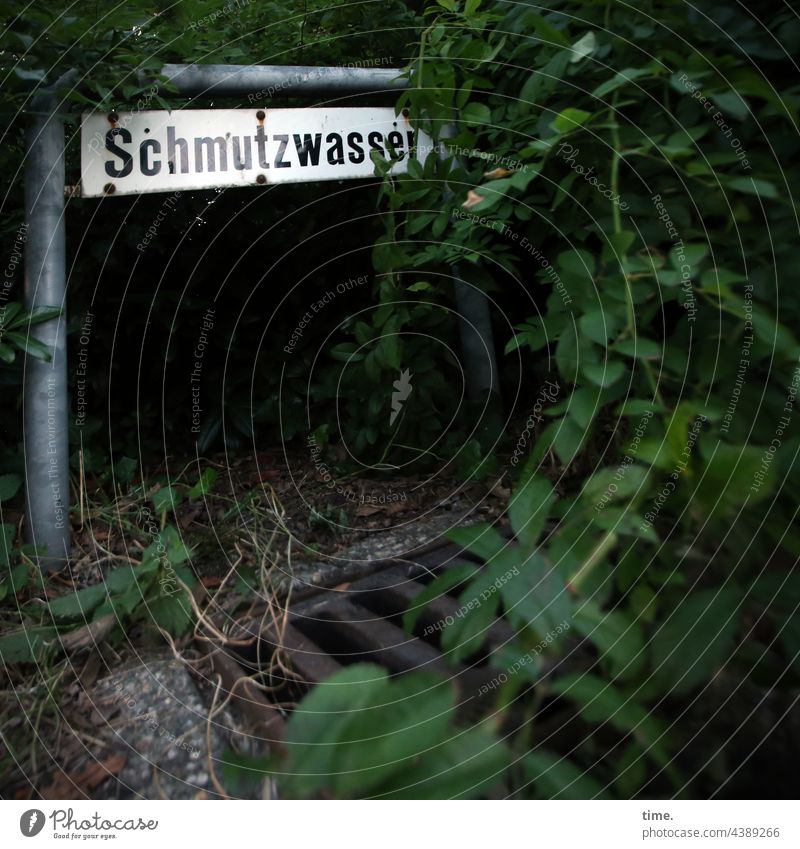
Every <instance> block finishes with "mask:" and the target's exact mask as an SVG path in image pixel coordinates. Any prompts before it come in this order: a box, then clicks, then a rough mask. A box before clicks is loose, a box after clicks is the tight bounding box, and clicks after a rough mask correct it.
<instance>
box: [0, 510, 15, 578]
mask: <svg viewBox="0 0 800 849" xmlns="http://www.w3.org/2000/svg"><path fill="white" fill-rule="evenodd" d="M15 534H16V528H15V527H14V525H12V524H11V523H10V522H3V523H2V524H0V567H4V568H6V569H7V568H8V566H9V564H10V563H11V546H12V545H13V544H14V535H15Z"/></svg>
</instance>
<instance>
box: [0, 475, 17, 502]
mask: <svg viewBox="0 0 800 849" xmlns="http://www.w3.org/2000/svg"><path fill="white" fill-rule="evenodd" d="M21 486H22V478H21V477H20V476H19V475H15V474H10V475H0V501H9V500H11V499H12V498H13V497H14V496H15V495H16V494H17V493H18V492H19V489H20V487H21Z"/></svg>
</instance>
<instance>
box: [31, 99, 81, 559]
mask: <svg viewBox="0 0 800 849" xmlns="http://www.w3.org/2000/svg"><path fill="white" fill-rule="evenodd" d="M59 107H60V101H59V99H58V98H57V97H56V96H55V94H52V93H47V94H42V95H40V96H38V97H36V98H35V99H34V100H33V103H32V109H33V112H34V114H33V115H32V116H31V118H30V123H29V125H28V128H27V134H26V164H25V214H26V221H27V225H28V228H27V243H26V250H25V306H26V307H27V309H29V310H30V309H35V308H36V307H40V306H58V307H61V308H62V310H64V312H62V314H61V315H60V316H59V317H58V318H54V319H51V320H50V321H46V322H43V323H42V324H35V325H32V326H31V327H30V328H29V333H30V335H31V336H33V337H35V338H36V339H38V340H39V341H41V342H42V343H43V344H44V345H46V346H47V349H48V351H49V352H50V355H51V361H50V362H43V361H42V360H37V359H35V358H33V357H30V356H27V357H26V358H25V389H24V392H25V395H24V410H23V445H24V449H23V450H24V454H25V482H26V491H27V508H28V527H27V535H28V540H29V542H31V543H33V544H34V545H36V546H37V547H38V548H39V550H40V552H41V553H40V554H39V558H38V560H39V565H40V566H41V568H42V570H43V571H54V570H57V569H60V568H62V567H63V566H64V564H65V563H66V562H67V559H68V556H69V545H70V527H69V466H68V464H69V457H68V450H69V446H68V440H67V357H66V337H67V329H66V311H65V307H66V299H65V289H66V238H65V226H64V124H63V121H62V119H61V117H60V116H59V115H58V114H57V111H58V109H59Z"/></svg>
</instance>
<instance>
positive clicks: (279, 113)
mask: <svg viewBox="0 0 800 849" xmlns="http://www.w3.org/2000/svg"><path fill="white" fill-rule="evenodd" d="M372 151H377V152H378V153H379V154H380V155H381V156H382V157H384V158H386V159H388V160H390V161H391V162H392V169H391V170H392V173H395V174H401V173H405V172H406V171H407V170H408V162H409V159H410V158H416V159H418V160H419V161H420V162H424V160H425V158H426V157H427V155H428V154H429V153H431V151H432V142H431V139H430V138H429V137H428V136H426V135H425V134H424V133H421V132H420V133H418V134H416V136H415V131H414V130H413V129H412V128H411V126H410V125H409V123H408V120H407V119H406V118H405V117H403V116H402V115H395V113H394V109H392V108H391V107H376V108H372V107H356V108H343V109H328V108H308V109H263V110H255V109H189V110H176V111H172V112H167V111H157V112H135V113H134V112H131V113H119V114H116V113H111V114H109V115H103V114H89V115H85V116H84V118H83V124H82V127H81V194H82V195H83V196H84V197H100V196H102V195H108V194H144V193H147V192H167V191H186V190H191V189H207V188H215V187H218V186H249V185H261V184H268V183H304V182H310V181H316V180H346V179H358V178H361V179H363V178H365V177H372V176H374V174H375V163H374V161H373V159H372V156H371V152H372Z"/></svg>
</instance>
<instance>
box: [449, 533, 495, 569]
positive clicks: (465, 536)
mask: <svg viewBox="0 0 800 849" xmlns="http://www.w3.org/2000/svg"><path fill="white" fill-rule="evenodd" d="M447 538H448V539H450V540H452V541H453V542H454V543H455V544H456V545H460V546H461V547H462V548H465V549H466V550H467V551H469V552H470V553H471V554H476V555H477V556H478V557H480V558H481V559H482V560H485V561H486V562H487V563H488V562H490V561H491V560H492V558H494V557H497V556H498V555H499V554H500V553H501V552H502V551H503V549H504V548H505V547H506V546H507V545H510V543H508V542H507V541H506V540H504V539H503V537H502V536H500V533H499V531H498V530H497V529H496V528H493V527H492V526H491V525H486V524H480V525H470V526H469V527H468V528H453V529H452V530H450V531H448V532H447Z"/></svg>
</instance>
